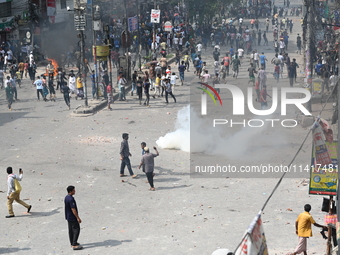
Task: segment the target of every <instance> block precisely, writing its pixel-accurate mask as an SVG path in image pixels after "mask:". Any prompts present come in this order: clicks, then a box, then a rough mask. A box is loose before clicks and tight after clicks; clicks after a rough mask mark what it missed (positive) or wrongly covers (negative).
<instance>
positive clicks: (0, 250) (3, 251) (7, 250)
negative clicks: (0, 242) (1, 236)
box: [0, 248, 30, 254]
mask: <svg viewBox="0 0 340 255" xmlns="http://www.w3.org/2000/svg"><path fill="white" fill-rule="evenodd" d="M28 250H30V248H23V249H20V248H0V254H8V253H17V252H20V251H28Z"/></svg>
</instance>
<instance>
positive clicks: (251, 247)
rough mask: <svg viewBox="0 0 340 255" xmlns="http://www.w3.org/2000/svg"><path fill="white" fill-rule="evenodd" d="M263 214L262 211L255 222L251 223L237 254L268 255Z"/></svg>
mask: <svg viewBox="0 0 340 255" xmlns="http://www.w3.org/2000/svg"><path fill="white" fill-rule="evenodd" d="M261 214H262V211H260V212H259V214H258V215H256V217H255V218H254V220H253V222H252V223H251V224H250V226H249V228H248V230H247V232H246V237H245V239H244V240H243V242H242V243H241V245H240V246H239V247H238V249H237V251H236V253H235V255H249V254H256V255H268V248H267V243H266V237H265V234H264V230H263V224H262V220H261Z"/></svg>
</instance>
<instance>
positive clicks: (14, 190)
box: [6, 166, 32, 218]
mask: <svg viewBox="0 0 340 255" xmlns="http://www.w3.org/2000/svg"><path fill="white" fill-rule="evenodd" d="M23 173H24V172H23V171H22V169H21V168H20V169H19V176H18V175H16V174H13V169H12V167H10V166H9V167H7V174H8V177H7V187H8V189H7V208H8V215H7V216H6V218H12V217H15V215H14V212H13V202H14V201H16V202H17V203H19V204H21V205H22V206H24V207H26V208H27V212H28V213H29V212H30V211H31V209H32V205H28V204H26V203H25V202H24V201H22V200H20V192H21V185H20V183H19V182H18V181H21V180H22V177H23Z"/></svg>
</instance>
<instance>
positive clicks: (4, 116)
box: [0, 111, 29, 126]
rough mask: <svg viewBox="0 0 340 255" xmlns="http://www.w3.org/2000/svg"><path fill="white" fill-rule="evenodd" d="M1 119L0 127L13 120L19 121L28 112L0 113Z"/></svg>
mask: <svg viewBox="0 0 340 255" xmlns="http://www.w3.org/2000/svg"><path fill="white" fill-rule="evenodd" d="M0 114H1V118H0V126H2V125H4V124H6V123H8V122H12V121H14V120H17V119H20V118H22V117H23V116H25V115H26V114H29V112H17V111H8V112H2V113H0Z"/></svg>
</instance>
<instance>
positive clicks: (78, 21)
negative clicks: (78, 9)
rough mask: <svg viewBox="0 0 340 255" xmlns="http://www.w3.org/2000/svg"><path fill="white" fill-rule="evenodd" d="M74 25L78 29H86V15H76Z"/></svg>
mask: <svg viewBox="0 0 340 255" xmlns="http://www.w3.org/2000/svg"><path fill="white" fill-rule="evenodd" d="M74 26H75V27H76V30H85V27H86V19H85V15H74Z"/></svg>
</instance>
